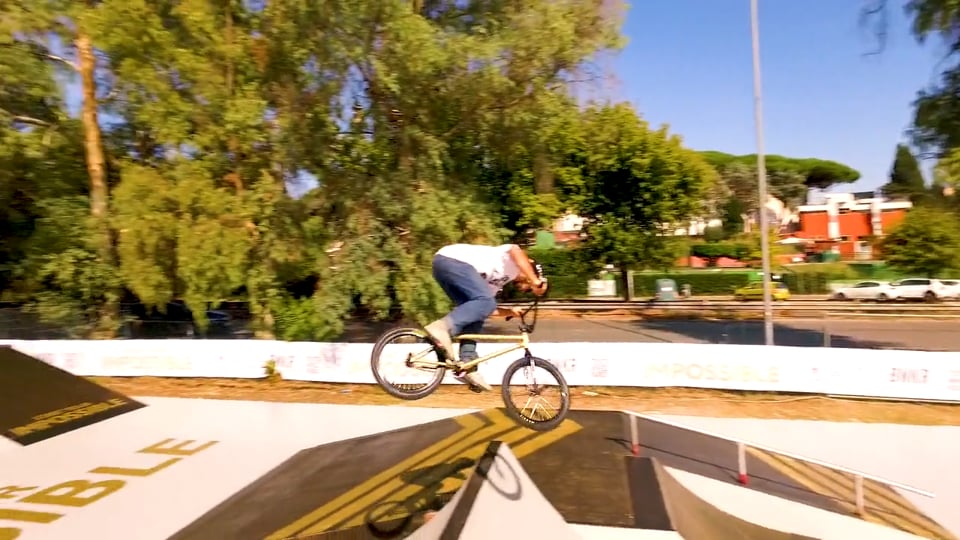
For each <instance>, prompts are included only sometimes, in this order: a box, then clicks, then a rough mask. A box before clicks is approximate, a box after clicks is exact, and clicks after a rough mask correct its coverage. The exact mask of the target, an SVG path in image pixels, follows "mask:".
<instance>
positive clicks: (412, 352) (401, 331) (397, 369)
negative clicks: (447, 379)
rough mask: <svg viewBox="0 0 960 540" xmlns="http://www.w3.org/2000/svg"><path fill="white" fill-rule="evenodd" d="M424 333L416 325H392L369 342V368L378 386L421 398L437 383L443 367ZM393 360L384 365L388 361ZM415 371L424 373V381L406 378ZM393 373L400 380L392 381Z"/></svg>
mask: <svg viewBox="0 0 960 540" xmlns="http://www.w3.org/2000/svg"><path fill="white" fill-rule="evenodd" d="M440 359H441V357H440V356H439V355H438V354H437V350H436V348H435V347H434V346H433V344H432V342H431V340H430V337H429V336H428V335H427V333H426V332H425V331H423V330H421V329H419V328H395V329H393V330H390V331H388V332H386V333H384V334H383V335H382V336H380V338H379V339H378V340H377V342H376V343H375V344H374V345H373V351H372V352H371V354H370V369H371V370H372V371H373V378H374V379H376V381H377V384H378V385H380V388H383V390H384V391H385V392H386V393H388V394H390V395H391V396H393V397H395V398H398V399H404V400H411V401H412V400H417V399H423V398H425V397H427V396H429V395H430V394H432V393H433V392H434V391H436V389H437V388H439V387H440V384H441V383H442V382H443V376H444V374H445V373H446V367H445V366H444V365H443V364H441V361H440ZM390 362H392V363H395V364H396V365H395V366H393V367H388V366H389V364H388V363H390ZM416 375H425V376H426V382H424V383H420V384H416V383H412V382H406V381H407V380H408V379H411V378H412V377H414V376H416ZM393 377H397V378H399V379H400V380H398V381H396V382H394V380H393Z"/></svg>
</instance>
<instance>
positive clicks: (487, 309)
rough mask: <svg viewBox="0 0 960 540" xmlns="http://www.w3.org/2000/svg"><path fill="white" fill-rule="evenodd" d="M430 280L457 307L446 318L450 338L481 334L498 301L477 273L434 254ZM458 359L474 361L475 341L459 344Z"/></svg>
mask: <svg viewBox="0 0 960 540" xmlns="http://www.w3.org/2000/svg"><path fill="white" fill-rule="evenodd" d="M433 278H434V279H436V280H437V283H438V284H439V285H440V288H441V289H443V292H445V293H446V294H447V296H448V297H449V298H450V300H451V301H452V302H453V304H454V305H455V306H456V307H455V308H453V311H451V312H450V313H448V314H447V316H446V317H445V319H446V321H447V324H448V326H449V327H450V335H452V336H457V335H460V334H478V333H480V331H481V330H482V329H483V323H484V322H485V321H486V320H487V317H489V316H490V315H491V314H492V313H493V312H494V311H496V310H497V300H496V298H494V296H493V295H492V294H491V293H490V288H489V286H488V285H487V282H486V281H485V280H484V279H483V278H482V277H481V276H480V274H479V273H478V272H477V270H476V269H475V268H474V267H472V266H470V265H469V264H467V263H465V262H462V261H458V260H456V259H451V258H450V257H444V256H443V255H435V256H434V257H433ZM459 356H460V359H461V360H470V359H473V358H476V357H477V342H476V341H473V340H463V341H461V342H460V354H459Z"/></svg>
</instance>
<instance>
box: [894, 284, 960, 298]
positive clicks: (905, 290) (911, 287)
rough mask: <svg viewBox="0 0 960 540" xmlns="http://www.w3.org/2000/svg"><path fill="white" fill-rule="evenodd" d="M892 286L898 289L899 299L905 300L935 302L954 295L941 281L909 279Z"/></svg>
mask: <svg viewBox="0 0 960 540" xmlns="http://www.w3.org/2000/svg"><path fill="white" fill-rule="evenodd" d="M890 286H891V287H895V288H896V289H897V298H900V299H903V300H925V301H927V302H934V301H936V300H940V299H942V298H946V297H949V296H950V295H951V294H954V293H953V291H951V290H950V288H949V287H947V286H946V285H944V284H943V283H942V282H941V281H940V280H939V279H929V278H907V279H901V280H899V281H894V282H893V283H891V284H890Z"/></svg>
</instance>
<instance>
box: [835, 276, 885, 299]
mask: <svg viewBox="0 0 960 540" xmlns="http://www.w3.org/2000/svg"><path fill="white" fill-rule="evenodd" d="M898 295H899V291H898V289H897V288H896V287H893V286H891V285H890V284H889V283H886V282H883V281H861V282H859V283H855V284H853V285H850V286H849V287H840V288H839V289H837V290H835V291H834V292H833V295H831V298H833V299H834V300H876V301H877V302H886V301H888V300H896V299H897V298H899V296H898Z"/></svg>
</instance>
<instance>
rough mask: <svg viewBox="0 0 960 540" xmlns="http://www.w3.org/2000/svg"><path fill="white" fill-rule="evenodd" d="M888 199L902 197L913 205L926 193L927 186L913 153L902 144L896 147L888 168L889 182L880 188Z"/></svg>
mask: <svg viewBox="0 0 960 540" xmlns="http://www.w3.org/2000/svg"><path fill="white" fill-rule="evenodd" d="M881 189H882V190H883V192H884V194H886V195H887V196H888V197H904V198H907V199H910V200H911V201H913V202H914V203H917V202H919V201H920V200H921V199H922V198H923V197H924V196H925V195H926V193H927V185H926V182H925V181H924V179H923V173H922V172H920V166H919V165H918V164H917V159H916V158H915V157H914V156H913V153H912V152H911V151H910V149H909V148H907V146H906V145H904V144H898V145H897V152H896V157H895V158H894V161H893V166H892V167H891V168H890V181H889V182H887V183H886V184H884V185H883V187H882V188H881Z"/></svg>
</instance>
